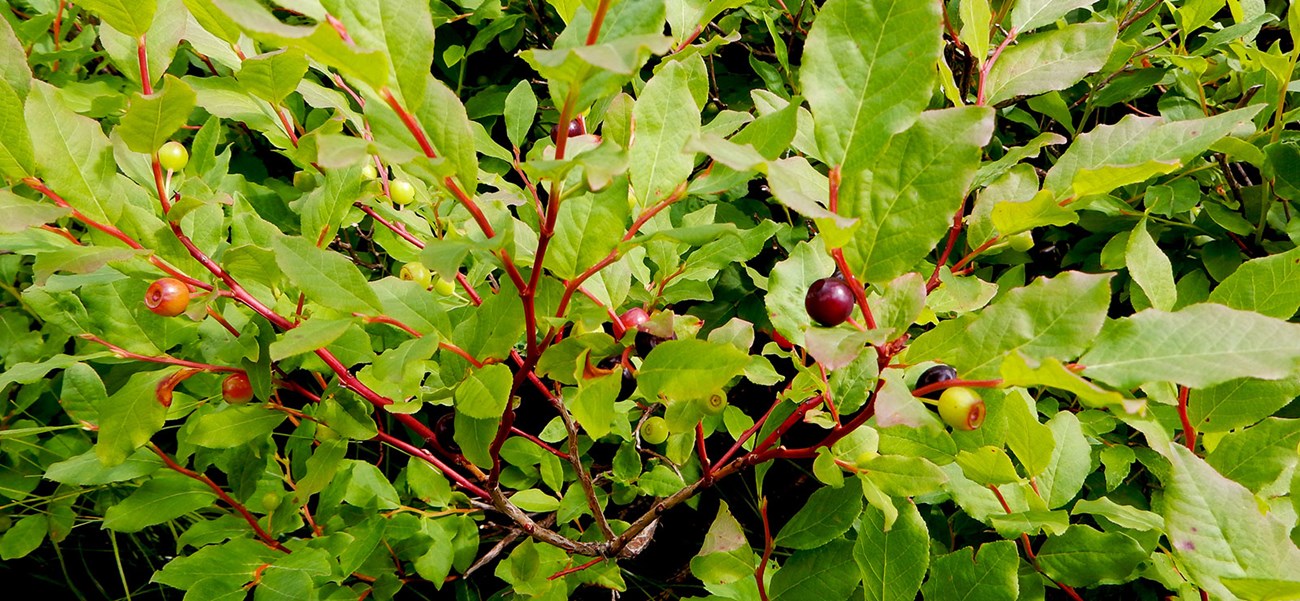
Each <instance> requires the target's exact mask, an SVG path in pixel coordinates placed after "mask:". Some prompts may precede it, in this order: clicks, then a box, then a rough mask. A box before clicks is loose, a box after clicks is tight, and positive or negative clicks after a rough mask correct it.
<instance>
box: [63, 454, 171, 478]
mask: <svg viewBox="0 0 1300 601" xmlns="http://www.w3.org/2000/svg"><path fill="white" fill-rule="evenodd" d="M162 466H163V464H162V460H161V459H159V458H158V455H156V454H154V452H153V451H149V450H145V449H139V450H137V451H136V452H134V453H132V454H131V456H130V457H128V458H127V460H126V461H125V462H123V463H121V464H119V465H116V466H114V467H105V466H104V464H102V463H100V462H99V457H97V456H96V455H95V452H94V451H93V450H92V451H86V452H85V453H82V454H80V455H77V456H75V457H72V458H70V459H65V460H63V461H60V462H58V463H55V464H53V465H51V466H50V467H49V469H47V470H46V471H45V479H46V480H53V481H55V482H59V483H62V484H72V485H76V486H95V485H99V484H108V483H111V482H122V481H125V480H134V479H136V478H139V477H141V476H148V475H149V474H152V473H154V472H156V471H158V469H159V468H161V467H162Z"/></svg>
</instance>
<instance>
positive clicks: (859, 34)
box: [799, 0, 956, 275]
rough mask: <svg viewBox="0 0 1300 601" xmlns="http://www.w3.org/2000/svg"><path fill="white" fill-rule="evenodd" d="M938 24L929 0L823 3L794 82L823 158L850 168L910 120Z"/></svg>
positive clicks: (934, 55)
mask: <svg viewBox="0 0 1300 601" xmlns="http://www.w3.org/2000/svg"><path fill="white" fill-rule="evenodd" d="M939 31H940V15H939V6H938V5H937V4H935V3H933V2H912V1H910V0H882V1H869V0H831V1H830V2H827V3H826V4H824V5H823V6H822V8H821V11H820V12H819V13H818V15H817V20H816V21H815V22H814V23H813V26H812V29H811V30H810V31H809V32H808V39H807V41H806V43H805V45H804V48H805V49H804V56H803V66H802V68H801V69H800V71H799V82H800V84H801V86H802V89H803V92H804V95H805V96H807V98H808V104H809V106H811V107H812V113H813V116H814V117H815V118H816V120H815V123H816V130H815V131H816V136H817V145H818V147H819V148H820V149H821V152H822V154H823V156H822V157H821V158H823V159H824V162H826V163H828V164H831V165H842V166H843V168H844V169H845V170H846V171H857V170H858V169H859V168H861V167H864V166H866V165H869V164H870V163H871V162H872V161H873V159H874V158H875V157H876V155H877V154H879V152H880V149H881V148H882V147H884V145H885V141H886V140H888V139H889V138H890V136H893V135H896V134H899V133H902V132H903V131H904V130H906V129H907V128H908V127H910V126H911V125H912V123H913V122H914V121H915V120H916V118H917V117H918V116H919V115H920V114H921V111H922V110H923V109H925V106H926V103H927V102H929V100H930V93H931V89H932V88H933V87H934V86H933V82H934V78H935V70H934V69H933V65H934V64H935V62H936V61H938V60H939V51H940V46H941V39H940V35H939ZM940 171H942V170H940ZM953 210H954V211H955V210H956V208H955V207H954V209H953ZM895 275H897V274H895Z"/></svg>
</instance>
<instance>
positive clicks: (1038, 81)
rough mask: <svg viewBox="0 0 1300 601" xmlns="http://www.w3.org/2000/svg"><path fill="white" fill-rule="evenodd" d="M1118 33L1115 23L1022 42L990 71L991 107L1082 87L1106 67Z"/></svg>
mask: <svg viewBox="0 0 1300 601" xmlns="http://www.w3.org/2000/svg"><path fill="white" fill-rule="evenodd" d="M1058 4H1059V3H1058ZM1017 8H1019V6H1017ZM1115 33H1116V31H1115V23H1114V22H1113V21H1106V22H1101V23H1098V22H1090V23H1078V24H1074V25H1066V26H1065V27H1063V28H1061V29H1054V30H1052V31H1048V32H1045V33H1039V34H1035V35H1030V36H1025V37H1023V38H1020V42H1019V43H1018V44H1016V45H1015V46H1012V47H1011V48H1008V49H1007V50H1006V51H1005V52H1003V53H1002V56H1001V57H999V58H998V62H996V63H993V68H992V69H990V70H989V74H988V82H987V84H986V85H985V90H986V93H987V94H988V103H989V104H992V105H997V104H1000V103H1002V102H1005V101H1007V100H1011V99H1012V98H1016V97H1017V96H1037V95H1038V94H1042V93H1044V92H1051V91H1055V90H1064V89H1065V88H1068V87H1070V86H1072V85H1074V84H1076V83H1078V82H1079V81H1080V80H1082V79H1083V78H1084V76H1086V75H1088V74H1090V73H1093V72H1095V71H1097V70H1098V69H1101V67H1102V66H1103V65H1105V64H1106V58H1107V57H1108V56H1110V49H1111V46H1113V45H1115Z"/></svg>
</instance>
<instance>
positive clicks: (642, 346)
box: [635, 330, 677, 358]
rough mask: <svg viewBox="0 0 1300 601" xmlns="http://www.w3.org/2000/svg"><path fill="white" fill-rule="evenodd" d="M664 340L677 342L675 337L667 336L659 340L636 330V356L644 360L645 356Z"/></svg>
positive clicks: (674, 335) (647, 333) (643, 331)
mask: <svg viewBox="0 0 1300 601" xmlns="http://www.w3.org/2000/svg"><path fill="white" fill-rule="evenodd" d="M666 340H677V335H676V334H673V335H672V336H669V337H667V338H660V337H658V336H655V335H654V334H651V333H650V332H647V331H645V330H637V332H636V338H635V342H636V354H637V355H638V356H640V357H642V358H645V357H646V356H647V355H649V354H650V351H653V350H655V347H657V346H659V343H660V342H664V341H666Z"/></svg>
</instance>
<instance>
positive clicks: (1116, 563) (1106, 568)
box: [1038, 524, 1147, 587]
mask: <svg viewBox="0 0 1300 601" xmlns="http://www.w3.org/2000/svg"><path fill="white" fill-rule="evenodd" d="M1146 559H1147V552H1146V550H1145V549H1143V548H1142V547H1141V546H1140V545H1138V543H1137V541H1135V540H1133V539H1132V538H1130V537H1128V536H1127V535H1124V534H1122V533H1119V532H1099V531H1097V530H1095V529H1093V528H1092V527H1090V526H1084V525H1082V524H1075V525H1073V526H1070V528H1069V529H1068V530H1066V531H1065V534H1062V535H1060V536H1049V537H1047V541H1046V542H1044V543H1043V546H1042V547H1041V548H1040V549H1039V550H1038V565H1039V566H1040V567H1042V568H1043V571H1044V572H1045V573H1046V574H1047V575H1048V576H1050V577H1051V578H1052V579H1053V580H1055V581H1057V582H1059V583H1061V584H1066V585H1069V586H1074V587H1084V586H1093V585H1096V584H1101V583H1118V582H1125V581H1127V580H1129V579H1130V577H1131V575H1132V574H1133V571H1134V570H1136V569H1137V568H1138V566H1139V565H1141V564H1142V562H1144V561H1146Z"/></svg>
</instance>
